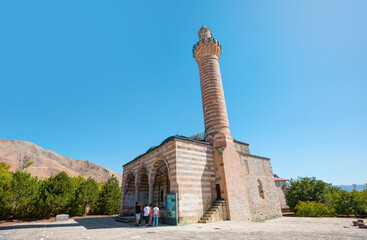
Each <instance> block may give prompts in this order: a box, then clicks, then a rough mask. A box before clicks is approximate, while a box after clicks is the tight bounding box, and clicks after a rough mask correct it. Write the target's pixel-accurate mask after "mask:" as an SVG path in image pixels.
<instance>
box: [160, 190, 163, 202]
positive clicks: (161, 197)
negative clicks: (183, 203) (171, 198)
mask: <svg viewBox="0 0 367 240" xmlns="http://www.w3.org/2000/svg"><path fill="white" fill-rule="evenodd" d="M160 202H163V190H161V200H160Z"/></svg>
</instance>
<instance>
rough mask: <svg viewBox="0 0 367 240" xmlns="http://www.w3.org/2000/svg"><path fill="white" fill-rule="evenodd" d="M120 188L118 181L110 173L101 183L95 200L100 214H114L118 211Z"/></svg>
mask: <svg viewBox="0 0 367 240" xmlns="http://www.w3.org/2000/svg"><path fill="white" fill-rule="evenodd" d="M120 197H121V189H120V187H119V181H118V180H117V178H116V177H115V176H114V175H112V176H111V177H110V178H108V180H107V182H106V183H105V184H103V186H102V189H101V192H100V193H99V196H98V200H97V208H98V212H99V213H100V214H107V215H111V214H116V213H118V212H119V206H120Z"/></svg>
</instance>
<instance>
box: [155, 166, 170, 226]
mask: <svg viewBox="0 0 367 240" xmlns="http://www.w3.org/2000/svg"><path fill="white" fill-rule="evenodd" d="M154 168H155V169H154V172H155V177H154V184H153V198H152V200H153V204H158V207H159V209H160V213H161V216H162V218H163V219H165V220H166V219H167V194H169V193H170V192H171V191H170V180H169V173H168V167H167V164H166V162H165V161H163V160H160V161H158V162H156V164H155V166H154Z"/></svg>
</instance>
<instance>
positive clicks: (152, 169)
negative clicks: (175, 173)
mask: <svg viewBox="0 0 367 240" xmlns="http://www.w3.org/2000/svg"><path fill="white" fill-rule="evenodd" d="M161 162H164V163H165V164H166V167H167V172H168V178H169V180H170V181H171V171H170V166H169V164H168V161H167V159H166V158H165V157H164V156H163V155H160V156H158V157H156V158H155V159H154V161H153V164H152V165H151V167H150V174H151V179H152V180H154V178H155V176H156V174H157V171H158V167H159V165H160V164H161Z"/></svg>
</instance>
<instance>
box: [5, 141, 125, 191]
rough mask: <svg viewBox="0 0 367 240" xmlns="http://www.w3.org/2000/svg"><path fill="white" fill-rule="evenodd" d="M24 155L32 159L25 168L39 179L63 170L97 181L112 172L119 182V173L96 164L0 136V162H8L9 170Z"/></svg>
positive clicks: (16, 164) (15, 166) (105, 179)
mask: <svg viewBox="0 0 367 240" xmlns="http://www.w3.org/2000/svg"><path fill="white" fill-rule="evenodd" d="M25 155H26V157H29V158H31V159H32V160H33V164H32V165H31V166H30V167H28V168H27V171H28V172H30V173H31V174H32V176H37V177H38V178H40V179H44V178H48V177H51V176H55V175H56V174H58V173H59V172H62V171H65V172H66V173H67V174H68V175H69V176H72V177H74V176H79V175H83V176H85V177H92V178H94V179H95V180H96V181H98V182H102V181H107V179H108V178H109V177H110V176H112V174H113V175H115V176H116V177H117V178H118V180H119V181H120V184H121V178H122V175H121V174H119V173H117V172H114V171H112V170H109V169H107V168H104V167H102V166H100V165H98V164H95V163H92V162H89V161H84V160H77V159H72V158H69V157H65V156H62V155H60V154H58V153H56V152H53V151H50V150H45V149H43V148H41V147H40V146H37V145H36V144H34V143H31V142H27V141H23V140H10V139H3V138H0V162H5V163H7V164H9V165H10V166H11V168H10V170H11V171H15V170H16V169H17V168H18V167H19V158H22V157H24V156H25Z"/></svg>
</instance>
